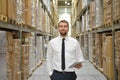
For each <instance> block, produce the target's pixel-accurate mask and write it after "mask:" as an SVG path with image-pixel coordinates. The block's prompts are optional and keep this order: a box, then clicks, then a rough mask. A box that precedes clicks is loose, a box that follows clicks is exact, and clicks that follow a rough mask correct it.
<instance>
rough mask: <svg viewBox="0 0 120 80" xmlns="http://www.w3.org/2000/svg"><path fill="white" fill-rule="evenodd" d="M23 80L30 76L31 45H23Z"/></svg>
mask: <svg viewBox="0 0 120 80" xmlns="http://www.w3.org/2000/svg"><path fill="white" fill-rule="evenodd" d="M21 76H22V80H26V79H27V78H28V76H29V45H25V44H24V45H22V75H21Z"/></svg>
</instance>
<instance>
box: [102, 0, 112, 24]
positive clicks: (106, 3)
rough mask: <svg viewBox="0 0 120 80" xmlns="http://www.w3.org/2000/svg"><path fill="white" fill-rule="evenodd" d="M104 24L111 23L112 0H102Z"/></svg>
mask: <svg viewBox="0 0 120 80" xmlns="http://www.w3.org/2000/svg"><path fill="white" fill-rule="evenodd" d="M103 9H104V11H103V12H104V24H108V23H110V24H111V22H112V0H103Z"/></svg>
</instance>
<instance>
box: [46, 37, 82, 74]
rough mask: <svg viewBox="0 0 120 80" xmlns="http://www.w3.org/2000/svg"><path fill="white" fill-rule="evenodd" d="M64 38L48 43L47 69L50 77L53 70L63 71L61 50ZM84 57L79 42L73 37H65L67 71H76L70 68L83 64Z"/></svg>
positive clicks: (57, 38)
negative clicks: (76, 63)
mask: <svg viewBox="0 0 120 80" xmlns="http://www.w3.org/2000/svg"><path fill="white" fill-rule="evenodd" d="M62 38H63V37H61V36H58V37H56V38H54V39H52V40H51V41H50V42H49V43H48V50H47V69H48V72H49V75H52V73H53V70H57V71H62V69H61V48H62ZM83 61H84V57H83V54H82V51H81V48H80V45H79V42H78V41H77V40H76V39H74V38H72V37H69V36H67V37H65V70H64V71H67V72H72V71H75V68H69V66H70V65H72V64H73V63H74V62H83Z"/></svg>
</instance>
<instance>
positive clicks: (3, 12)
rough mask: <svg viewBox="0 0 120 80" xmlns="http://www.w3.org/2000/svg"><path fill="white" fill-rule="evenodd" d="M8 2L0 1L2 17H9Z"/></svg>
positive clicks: (5, 0)
mask: <svg viewBox="0 0 120 80" xmlns="http://www.w3.org/2000/svg"><path fill="white" fill-rule="evenodd" d="M6 7H7V0H0V15H4V16H7V9H6Z"/></svg>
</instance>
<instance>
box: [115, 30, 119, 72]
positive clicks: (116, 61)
mask: <svg viewBox="0 0 120 80" xmlns="http://www.w3.org/2000/svg"><path fill="white" fill-rule="evenodd" d="M119 44H120V31H117V32H115V52H116V55H115V63H116V68H117V70H119V71H120V49H119Z"/></svg>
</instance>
